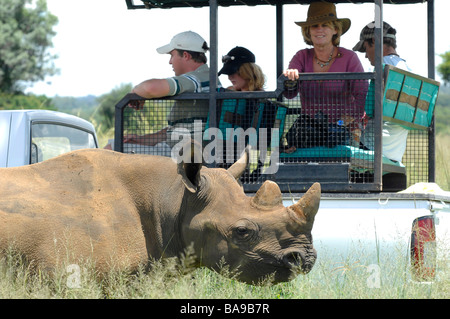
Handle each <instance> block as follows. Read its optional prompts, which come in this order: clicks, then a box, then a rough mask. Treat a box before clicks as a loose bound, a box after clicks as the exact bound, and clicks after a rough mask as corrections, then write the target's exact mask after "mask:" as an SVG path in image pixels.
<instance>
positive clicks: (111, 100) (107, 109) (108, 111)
mask: <svg viewBox="0 0 450 319" xmlns="http://www.w3.org/2000/svg"><path fill="white" fill-rule="evenodd" d="M132 89H133V86H132V85H131V83H126V84H124V83H122V84H121V85H119V86H117V87H115V88H114V89H112V90H111V92H109V93H106V94H103V95H102V96H100V97H98V98H97V103H98V108H97V111H96V112H95V113H94V114H93V119H94V120H95V121H96V123H98V124H99V126H98V130H100V131H101V132H106V131H108V130H111V129H113V128H114V119H115V116H114V114H115V110H116V104H117V103H118V102H119V101H120V100H121V99H122V98H123V97H124V96H125V95H127V94H128V93H130V92H131V90H132Z"/></svg>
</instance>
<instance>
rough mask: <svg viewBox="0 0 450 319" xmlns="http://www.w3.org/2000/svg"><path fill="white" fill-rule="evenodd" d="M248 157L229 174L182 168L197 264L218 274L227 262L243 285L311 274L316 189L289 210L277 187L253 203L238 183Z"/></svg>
mask: <svg viewBox="0 0 450 319" xmlns="http://www.w3.org/2000/svg"><path fill="white" fill-rule="evenodd" d="M247 159H248V154H247V153H245V154H244V155H243V157H242V158H241V159H240V160H239V161H238V162H236V163H235V164H233V165H232V166H231V167H230V168H229V169H228V170H225V169H218V168H216V169H211V168H201V165H198V164H179V173H180V174H181V175H183V181H184V183H185V185H186V190H187V191H186V194H185V197H186V203H188V204H187V209H186V210H185V211H184V212H181V213H182V215H183V217H182V221H181V224H182V227H181V229H182V236H183V239H182V240H183V242H184V244H185V245H186V246H188V245H189V244H191V243H193V244H194V250H195V254H196V257H197V258H198V260H197V261H198V263H199V265H201V266H206V267H208V268H211V269H214V270H218V271H220V269H219V268H220V261H221V260H222V261H224V262H225V265H227V266H228V267H229V269H230V270H231V272H232V274H233V275H234V276H235V278H237V279H238V280H240V281H243V282H247V283H258V282H260V281H261V280H264V279H266V278H267V277H268V276H273V277H271V280H272V281H273V282H275V283H278V282H284V281H289V280H291V279H293V278H295V277H296V276H297V275H298V274H299V273H308V272H309V271H310V270H311V269H312V267H313V265H314V262H315V260H316V251H315V250H314V248H313V243H312V236H311V230H312V227H313V223H314V217H315V215H316V213H317V210H318V208H319V203H320V196H321V189H320V184H318V183H315V184H314V185H312V186H311V188H310V189H309V190H308V191H307V192H306V193H305V194H304V196H303V197H302V198H301V199H300V200H299V201H298V202H297V203H295V204H293V205H291V206H289V207H285V206H284V205H283V203H282V195H281V191H280V188H279V187H278V185H277V184H276V183H274V182H271V181H266V182H264V184H263V185H262V186H261V188H260V189H259V190H258V191H257V192H256V194H255V195H254V196H253V197H249V196H246V195H245V193H244V191H243V189H242V187H241V186H240V185H239V183H238V182H237V179H239V177H240V176H241V174H242V173H243V172H244V170H245V168H246V166H247Z"/></svg>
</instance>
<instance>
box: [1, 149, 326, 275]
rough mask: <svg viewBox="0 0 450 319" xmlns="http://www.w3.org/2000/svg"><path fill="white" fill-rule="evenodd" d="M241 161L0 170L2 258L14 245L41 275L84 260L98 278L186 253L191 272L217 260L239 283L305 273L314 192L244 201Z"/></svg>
mask: <svg viewBox="0 0 450 319" xmlns="http://www.w3.org/2000/svg"><path fill="white" fill-rule="evenodd" d="M247 158H248V157H247V155H246V154H244V155H243V157H242V158H241V159H240V160H239V161H238V162H236V163H235V164H233V165H232V166H231V167H230V168H229V169H228V170H225V169H222V168H207V167H204V166H203V167H202V165H201V164H195V163H193V164H186V163H180V164H177V163H176V162H175V161H173V160H171V159H168V158H167V157H159V156H149V155H134V154H122V153H117V152H113V151H108V150H99V149H91V150H79V151H74V152H71V153H67V154H65V155H61V156H59V157H56V158H53V159H50V160H47V161H44V162H42V163H38V164H33V165H29V166H23V167H17V168H2V169H0V181H1V184H0V194H1V196H0V253H2V252H4V251H6V249H7V248H8V247H10V246H13V247H14V249H16V250H17V251H18V252H19V253H20V254H21V255H22V256H23V257H25V259H26V260H27V261H28V262H31V264H33V265H35V266H36V267H41V268H42V269H54V268H55V267H58V266H59V265H62V264H63V263H67V262H69V263H76V262H77V261H79V260H91V261H94V262H95V265H96V269H97V270H98V271H99V272H100V273H106V272H107V271H108V269H109V267H111V265H114V267H116V269H117V268H119V269H122V268H124V269H127V270H133V269H137V267H139V265H142V264H143V263H144V264H146V263H148V261H149V258H156V259H159V258H164V257H173V256H179V255H180V253H183V252H184V251H185V250H186V248H187V247H188V246H190V245H193V249H194V255H195V256H196V264H197V266H199V267H200V266H206V267H209V268H211V269H215V270H217V267H218V264H219V262H220V261H221V260H222V261H225V264H226V265H228V266H229V267H230V269H231V270H232V271H234V270H236V271H237V274H238V275H237V279H239V280H241V281H244V282H247V283H256V282H258V281H259V280H261V279H263V278H264V277H265V276H267V275H273V279H274V282H282V281H288V280H291V279H292V278H294V277H295V276H296V275H297V274H298V273H299V270H300V272H304V273H307V272H309V271H310V270H311V268H312V267H313V265H314V262H315V259H316V252H315V250H314V248H313V245H312V237H311V229H312V227H313V222H314V216H315V214H316V212H317V210H318V207H319V202H320V185H319V184H317V183H316V184H314V185H313V186H312V187H311V188H310V189H309V191H308V192H307V193H306V194H305V195H304V196H303V197H302V198H301V199H300V200H299V201H298V202H297V203H296V204H294V205H292V206H290V207H284V206H283V204H282V197H281V192H280V189H279V187H278V185H277V184H276V183H274V182H270V181H266V182H265V183H264V184H263V185H262V186H261V188H260V189H259V190H258V192H257V193H256V194H255V196H253V197H248V196H246V195H245V193H244V191H243V189H242V187H241V186H240V184H239V183H238V182H237V179H238V178H239V176H240V175H241V174H242V173H243V171H244V169H245V167H246V165H247Z"/></svg>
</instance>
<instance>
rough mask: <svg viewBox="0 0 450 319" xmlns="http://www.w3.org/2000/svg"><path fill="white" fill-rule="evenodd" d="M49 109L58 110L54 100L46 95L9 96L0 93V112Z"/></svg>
mask: <svg viewBox="0 0 450 319" xmlns="http://www.w3.org/2000/svg"><path fill="white" fill-rule="evenodd" d="M24 109H48V110H56V107H55V105H54V104H53V102H52V100H51V99H50V98H48V97H46V96H45V95H34V94H28V95H23V94H8V93H1V92H0V110H24Z"/></svg>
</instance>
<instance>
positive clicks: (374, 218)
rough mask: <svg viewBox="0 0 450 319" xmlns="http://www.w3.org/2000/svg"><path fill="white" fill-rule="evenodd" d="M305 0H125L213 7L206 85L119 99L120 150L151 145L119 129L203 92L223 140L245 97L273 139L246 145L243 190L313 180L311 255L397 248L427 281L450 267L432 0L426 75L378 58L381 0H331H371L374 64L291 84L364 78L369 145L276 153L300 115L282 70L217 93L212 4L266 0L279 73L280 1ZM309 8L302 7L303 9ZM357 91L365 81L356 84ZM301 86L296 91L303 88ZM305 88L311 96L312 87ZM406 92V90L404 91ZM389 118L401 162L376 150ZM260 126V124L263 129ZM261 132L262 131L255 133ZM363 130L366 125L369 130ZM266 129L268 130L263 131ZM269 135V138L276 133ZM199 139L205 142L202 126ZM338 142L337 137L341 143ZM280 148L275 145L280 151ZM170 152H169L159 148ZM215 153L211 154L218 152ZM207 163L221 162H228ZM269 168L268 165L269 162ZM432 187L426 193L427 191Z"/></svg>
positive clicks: (289, 195)
mask: <svg viewBox="0 0 450 319" xmlns="http://www.w3.org/2000/svg"><path fill="white" fill-rule="evenodd" d="M424 1H425V0H386V1H384V2H385V3H389V4H413V3H419V2H424ZM311 2H312V1H311V0H297V1H292V0H278V1H271V0H264V1H262V0H242V1H229V0H210V1H200V0H187V1H176V0H167V1H164V0H158V1H153V0H134V1H133V0H126V4H127V8H128V9H129V10H135V9H143V10H160V9H164V8H166V9H167V8H182V7H203V6H209V9H210V39H209V44H210V47H211V50H210V59H209V61H210V63H209V65H210V70H211V73H210V92H209V93H192V94H187V93H185V94H182V95H178V96H175V97H170V98H159V99H154V100H147V101H146V102H145V106H144V108H143V110H140V111H137V110H134V109H132V108H130V107H127V106H128V105H129V102H130V101H133V100H143V98H141V97H139V96H137V95H135V94H128V95H126V96H125V97H124V98H123V99H122V100H121V101H119V102H118V103H117V105H116V115H115V116H116V117H115V120H116V124H115V145H114V148H115V150H117V151H124V152H130V153H149V148H148V147H147V146H145V145H127V144H124V143H123V137H124V135H125V134H139V135H144V134H147V133H152V132H155V131H157V130H159V129H161V128H163V127H166V126H167V125H168V123H167V120H166V118H167V114H168V112H169V111H170V109H171V107H172V106H173V104H174V103H179V102H180V101H183V102H184V103H186V101H187V102H189V101H190V102H191V103H193V102H194V101H198V100H207V101H208V103H209V115H208V118H207V119H205V121H206V122H207V124H206V125H207V126H206V127H208V128H219V129H220V130H221V132H223V136H222V138H223V139H224V140H227V139H228V140H229V139H233V138H235V137H233V136H231V135H227V131H226V129H227V128H228V129H236V128H239V127H240V123H239V121H238V119H239V118H240V117H242V116H243V113H242V112H244V111H243V110H245V109H246V108H247V107H248V106H249V105H250V104H251V103H253V105H256V107H255V110H256V111H255V113H254V115H253V119H256V121H253V123H256V125H255V126H254V128H255V132H256V134H258V136H257V140H261V139H263V136H262V135H261V134H263V133H265V134H266V132H267V131H269V132H272V135H270V137H271V138H270V137H269V139H270V147H268V148H267V149H265V150H264V151H267V152H264V153H266V156H261V154H262V153H263V152H262V150H261V149H259V148H258V147H259V145H256V147H255V148H254V149H253V151H254V153H253V156H254V157H256V158H258V157H259V160H258V161H254V162H251V163H250V165H249V168H248V172H247V174H245V175H244V176H243V178H242V180H241V181H242V183H243V186H244V189H245V191H246V192H247V193H252V192H256V190H257V189H258V188H259V187H260V185H261V184H262V182H264V181H265V180H273V181H275V182H276V183H277V184H278V185H279V187H280V189H281V191H282V193H283V196H284V204H285V205H286V206H287V205H290V204H291V203H292V201H295V200H296V199H298V198H299V197H300V196H301V194H302V193H304V192H305V190H306V189H308V187H309V186H311V185H312V183H313V182H320V184H321V187H322V198H321V204H320V209H319V213H318V214H317V216H316V220H315V225H314V228H313V236H314V245H315V247H316V249H317V253H318V258H319V259H320V258H321V256H322V258H323V256H326V255H331V256H332V260H333V261H334V262H336V263H340V262H343V261H348V260H349V259H352V258H353V257H355V256H356V255H358V256H359V255H360V254H361V256H362V255H364V259H360V260H359V259H358V257H355V258H356V259H358V260H359V261H358V262H362V263H363V264H364V265H366V266H368V265H369V264H381V263H384V264H390V263H391V259H390V258H392V256H391V255H392V254H393V253H394V252H395V253H397V254H398V255H399V256H400V259H401V260H404V261H407V264H408V265H409V266H410V267H409V268H410V269H411V274H412V276H411V277H412V278H413V279H414V280H417V281H430V280H435V279H436V277H439V275H438V274H439V273H441V271H442V270H445V269H448V265H449V262H450V256H449V254H448V251H449V247H450V246H449V244H450V206H449V205H450V196H449V193H448V192H441V191H440V188H439V187H438V186H437V185H435V184H434V182H435V174H436V171H435V131H434V123H433V112H434V106H435V103H436V98H437V94H438V91H439V83H438V82H436V81H435V80H434V79H433V78H434V69H435V65H434V1H433V0H428V1H427V3H428V15H427V17H428V57H429V58H428V69H429V71H428V73H429V74H428V78H425V77H422V76H419V75H416V74H412V73H410V72H407V71H405V70H401V69H398V68H394V67H388V66H383V64H382V45H381V39H382V30H381V28H380V26H382V25H383V1H382V0H375V1H374V0H372V1H370V0H353V1H348V0H335V1H330V2H334V3H348V2H353V3H373V4H374V11H373V12H374V20H375V45H376V50H375V54H376V55H375V62H376V63H375V70H374V72H365V73H304V74H300V79H299V82H298V88H300V89H301V88H306V87H313V86H314V85H313V84H314V83H320V85H322V86H327V85H333V83H341V84H342V83H344V85H347V84H348V83H353V84H354V85H355V86H358V85H361V87H364V85H367V84H368V83H370V85H369V87H368V90H367V91H361V92H364V96H365V108H366V111H368V110H369V109H371V108H372V110H373V114H374V115H373V117H374V121H375V125H374V128H373V132H370V133H372V134H373V136H374V141H375V149H374V151H370V150H364V149H361V148H359V146H358V145H355V144H354V143H351V142H348V143H329V144H325V143H324V144H322V145H314V146H308V145H306V146H305V147H303V148H299V149H297V151H295V152H294V153H283V152H281V151H280V150H281V148H282V145H283V143H284V140H283V139H284V138H285V137H286V134H287V133H288V132H289V129H290V128H291V127H292V126H293V124H294V123H295V120H296V119H298V118H299V117H300V116H301V104H302V101H301V94H302V93H300V94H298V95H296V94H294V97H293V98H290V99H288V98H287V96H289V94H290V92H289V90H290V87H288V86H287V84H289V83H288V82H287V81H286V78H284V77H283V76H280V77H279V78H278V81H277V89H276V90H274V91H265V92H224V91H222V90H220V89H218V88H217V85H216V79H217V70H218V63H219V62H218V52H217V40H218V37H217V35H218V30H217V28H218V26H217V15H218V6H259V5H269V6H272V7H273V8H274V14H275V15H276V28H277V31H276V41H275V42H276V50H277V63H276V66H277V74H278V75H281V74H282V73H283V67H284V61H283V21H282V19H283V7H284V6H287V5H290V4H294V5H302V4H303V5H308V4H310V3H311ZM306 8H307V7H306V6H305V11H306V10H307V9H306ZM361 90H362V89H361ZM300 91H301V90H300ZM305 94H309V95H315V94H316V95H318V94H319V93H318V92H317V91H308V92H307V93H305ZM405 97H408V98H406V99H405ZM383 120H389V121H393V122H396V123H400V124H401V125H403V126H405V127H407V128H408V129H409V130H410V131H409V135H408V144H407V150H406V153H405V155H404V157H403V160H402V162H394V161H391V160H389V159H388V158H385V157H384V156H383V155H382V152H381V150H382V134H381V132H382V131H381V130H382V121H383ZM260 129H265V131H264V130H260ZM261 132H263V133H261ZM366 133H368V132H366ZM266 137H267V135H266ZM274 137H275V138H274ZM203 139H204V141H203V142H205V141H206V142H209V141H210V140H209V136H208V134H207V133H206V132H205V134H204V135H203ZM341 144H342V145H341ZM277 151H278V153H277ZM161 155H167V154H161ZM216 159H217V158H216ZM218 162H220V161H216V162H215V163H213V165H219V166H226V165H227V163H226V160H225V159H223V160H222V162H221V163H219V164H218ZM274 168H275V169H274ZM430 188H431V192H430V191H427V189H428V190H429V189H430Z"/></svg>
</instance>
